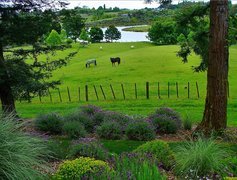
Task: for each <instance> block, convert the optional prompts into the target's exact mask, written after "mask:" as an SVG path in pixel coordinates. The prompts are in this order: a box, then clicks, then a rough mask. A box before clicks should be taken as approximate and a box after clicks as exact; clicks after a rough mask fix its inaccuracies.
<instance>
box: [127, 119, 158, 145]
mask: <svg viewBox="0 0 237 180" xmlns="http://www.w3.org/2000/svg"><path fill="white" fill-rule="evenodd" d="M126 136H127V138H128V139H130V140H138V141H147V140H152V139H154V138H155V131H154V128H153V127H152V126H151V125H149V123H147V122H145V121H141V120H137V121H134V123H131V124H129V125H128V126H127V128H126Z"/></svg>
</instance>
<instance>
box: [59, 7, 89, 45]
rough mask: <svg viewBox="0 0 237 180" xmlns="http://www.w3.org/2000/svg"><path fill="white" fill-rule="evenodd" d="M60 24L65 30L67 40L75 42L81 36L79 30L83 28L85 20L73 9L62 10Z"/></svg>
mask: <svg viewBox="0 0 237 180" xmlns="http://www.w3.org/2000/svg"><path fill="white" fill-rule="evenodd" d="M61 16H62V24H63V29H65V30H66V32H67V35H68V37H69V38H72V39H73V40H74V41H75V42H76V39H77V38H79V36H80V34H81V30H82V29H83V28H84V27H85V20H84V19H83V18H82V17H81V15H80V14H79V13H78V12H77V10H75V9H70V10H65V9H64V10H62V11H61Z"/></svg>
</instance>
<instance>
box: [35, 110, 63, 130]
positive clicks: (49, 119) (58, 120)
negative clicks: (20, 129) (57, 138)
mask: <svg viewBox="0 0 237 180" xmlns="http://www.w3.org/2000/svg"><path fill="white" fill-rule="evenodd" d="M35 127H36V128H37V129H38V130H40V131H44V132H49V133H51V134H61V133H62V127H63V118H62V117H61V116H60V115H59V114H57V113H49V114H44V115H40V116H38V117H37V118H36V120H35Z"/></svg>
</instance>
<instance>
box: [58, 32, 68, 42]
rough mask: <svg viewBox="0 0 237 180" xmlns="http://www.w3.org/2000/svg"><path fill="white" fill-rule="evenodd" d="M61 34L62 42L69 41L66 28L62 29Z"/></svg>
mask: <svg viewBox="0 0 237 180" xmlns="http://www.w3.org/2000/svg"><path fill="white" fill-rule="evenodd" d="M59 36H60V39H61V41H62V42H67V39H68V38H67V32H66V31H65V30H64V29H62V30H61V32H60V35H59Z"/></svg>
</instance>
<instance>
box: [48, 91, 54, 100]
mask: <svg viewBox="0 0 237 180" xmlns="http://www.w3.org/2000/svg"><path fill="white" fill-rule="evenodd" d="M48 94H49V98H50V102H52V101H53V99H52V95H51V93H50V91H49V89H48Z"/></svg>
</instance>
